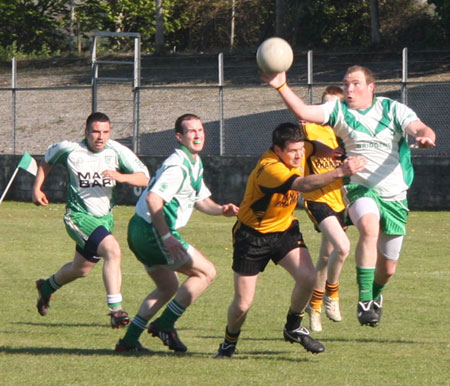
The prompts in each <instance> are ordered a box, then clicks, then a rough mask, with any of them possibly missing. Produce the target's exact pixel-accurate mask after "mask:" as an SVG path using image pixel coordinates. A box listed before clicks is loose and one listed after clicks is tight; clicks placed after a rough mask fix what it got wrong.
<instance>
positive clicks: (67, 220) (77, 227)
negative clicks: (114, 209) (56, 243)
mask: <svg viewBox="0 0 450 386" xmlns="http://www.w3.org/2000/svg"><path fill="white" fill-rule="evenodd" d="M64 224H65V225H66V230H67V233H68V234H69V236H70V237H71V238H72V239H74V240H75V242H76V243H77V245H78V246H79V247H80V248H84V247H85V245H86V242H87V240H88V239H89V236H90V235H91V234H92V232H94V231H95V230H96V229H97V228H98V227H100V226H103V227H105V229H106V230H107V231H108V232H109V233H112V231H113V228H114V218H113V215H112V213H109V214H107V215H106V216H103V217H95V216H92V215H90V214H86V213H80V212H74V211H71V210H68V211H67V212H66V214H65V215H64Z"/></svg>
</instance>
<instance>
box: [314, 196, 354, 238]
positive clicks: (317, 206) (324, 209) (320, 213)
mask: <svg viewBox="0 0 450 386" xmlns="http://www.w3.org/2000/svg"><path fill="white" fill-rule="evenodd" d="M305 209H306V213H307V214H308V216H309V218H310V219H311V221H312V222H313V223H314V228H315V229H316V231H317V232H320V230H319V224H320V223H321V222H322V221H323V220H325V219H326V218H327V217H331V216H334V217H336V218H337V219H338V221H339V224H341V226H342V228H345V225H346V222H345V217H346V213H345V210H343V211H342V212H335V211H334V210H333V209H331V208H330V207H329V206H328V204H325V203H324V202H315V201H305Z"/></svg>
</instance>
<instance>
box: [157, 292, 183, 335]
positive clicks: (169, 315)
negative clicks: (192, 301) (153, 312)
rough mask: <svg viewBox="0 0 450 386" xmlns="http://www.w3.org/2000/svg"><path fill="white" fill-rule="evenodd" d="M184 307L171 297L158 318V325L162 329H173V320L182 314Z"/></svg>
mask: <svg viewBox="0 0 450 386" xmlns="http://www.w3.org/2000/svg"><path fill="white" fill-rule="evenodd" d="M184 311H186V309H185V308H184V307H183V306H182V305H181V304H179V303H177V302H176V301H175V299H173V300H172V301H171V302H170V303H169V304H168V305H167V307H166V309H165V310H164V312H163V313H162V314H161V317H160V319H159V326H160V328H161V329H163V330H173V329H174V328H175V322H176V321H177V320H178V318H179V317H180V316H181V315H183V312H184Z"/></svg>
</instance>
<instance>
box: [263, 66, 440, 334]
mask: <svg viewBox="0 0 450 386" xmlns="http://www.w3.org/2000/svg"><path fill="white" fill-rule="evenodd" d="M263 79H264V80H265V81H267V82H268V83H269V84H270V85H271V86H272V87H274V88H275V89H276V90H277V91H278V92H279V94H280V95H281V97H282V98H283V100H284V102H285V103H286V105H287V106H288V107H289V109H290V110H291V111H292V112H293V113H294V114H295V115H296V116H297V117H298V118H300V119H303V120H305V121H309V122H315V123H319V124H328V125H330V126H331V127H333V128H334V130H335V132H336V135H337V136H338V137H339V138H340V139H341V140H342V142H343V147H344V150H345V152H346V154H347V155H348V156H355V155H363V156H364V157H366V159H367V165H366V168H365V170H363V171H362V172H359V173H357V174H356V175H355V176H352V177H351V179H350V181H346V182H345V186H344V194H345V198H346V200H347V202H348V204H349V215H350V218H351V220H352V222H353V223H354V224H355V226H356V227H357V229H358V231H359V240H358V244H357V246H356V252H355V259H356V271H357V281H358V286H359V301H358V305H357V316H358V320H359V322H360V323H361V324H362V325H369V326H372V327H374V326H376V325H377V324H378V323H379V321H380V317H381V310H382V303H383V297H382V295H381V291H382V290H383V288H384V286H385V285H386V284H387V282H388V281H389V279H390V278H391V277H392V275H393V274H394V273H395V270H396V267H397V261H398V258H399V256H400V250H401V246H402V242H403V236H404V235H405V231H406V219H407V217H408V203H407V200H406V192H407V189H408V188H409V186H410V185H411V183H412V180H413V176H414V172H413V168H412V164H411V153H410V150H409V147H408V143H407V140H406V135H407V134H409V135H411V136H413V137H415V140H416V141H417V144H418V146H419V147H420V148H428V147H433V146H435V139H436V135H435V133H434V131H433V130H432V129H431V128H430V127H428V126H427V125H426V124H424V123H423V122H422V121H421V120H420V119H419V118H418V117H417V115H416V114H415V113H414V111H412V110H411V109H410V108H408V107H407V106H405V105H403V104H401V103H399V102H396V101H394V100H391V99H388V98H381V97H377V96H375V78H374V75H373V73H372V71H370V70H369V69H368V68H366V67H362V66H352V67H349V68H348V69H347V72H346V74H345V77H344V83H343V89H344V95H345V100H344V102H340V101H335V102H329V103H325V104H322V105H306V104H305V103H304V101H303V100H301V99H300V98H299V97H298V96H297V95H296V94H295V93H294V92H293V91H292V90H291V89H290V87H289V86H288V85H287V78H286V73H284V72H282V73H279V74H263Z"/></svg>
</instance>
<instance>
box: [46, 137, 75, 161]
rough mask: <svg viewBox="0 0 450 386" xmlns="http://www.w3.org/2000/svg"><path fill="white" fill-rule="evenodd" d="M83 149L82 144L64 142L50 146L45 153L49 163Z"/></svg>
mask: <svg viewBox="0 0 450 386" xmlns="http://www.w3.org/2000/svg"><path fill="white" fill-rule="evenodd" d="M81 147H82V143H81V142H71V141H62V142H58V143H55V144H53V145H50V146H49V147H48V149H47V151H46V153H45V160H46V162H49V161H51V160H54V159H57V158H59V157H61V155H63V154H67V155H68V154H70V153H71V152H73V151H74V150H77V149H80V148H81Z"/></svg>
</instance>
